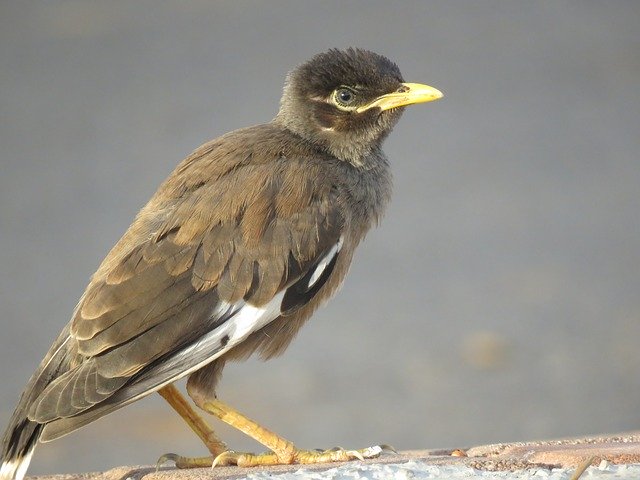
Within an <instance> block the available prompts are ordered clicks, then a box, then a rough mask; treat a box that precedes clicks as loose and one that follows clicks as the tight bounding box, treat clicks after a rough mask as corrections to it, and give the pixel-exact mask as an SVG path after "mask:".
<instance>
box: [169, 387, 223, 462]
mask: <svg viewBox="0 0 640 480" xmlns="http://www.w3.org/2000/svg"><path fill="white" fill-rule="evenodd" d="M158 393H159V394H160V395H161V396H162V398H164V399H165V400H166V401H167V402H168V403H169V405H171V407H173V409H174V410H175V411H176V412H177V413H178V414H179V415H180V416H181V417H182V419H183V420H184V421H185V422H186V423H187V425H189V427H191V430H193V431H194V432H195V433H196V435H198V436H199V437H200V439H201V440H202V442H203V443H204V444H205V445H206V447H207V449H208V450H209V451H210V452H211V454H212V455H213V456H214V457H215V456H218V455H220V454H221V453H223V452H226V451H227V450H228V448H227V445H226V444H225V443H224V442H223V441H222V440H220V439H219V438H218V437H217V436H216V434H215V432H214V431H213V429H212V428H211V427H210V426H209V425H208V424H207V422H205V421H204V420H203V419H202V417H200V415H198V413H197V412H196V411H195V410H194V409H193V407H191V403H189V401H187V399H186V398H184V396H183V395H182V394H181V393H180V390H178V389H177V388H176V387H175V386H174V385H168V386H166V387H164V388H161V389H160V390H158ZM163 457H164V456H163ZM166 460H175V459H174V458H166Z"/></svg>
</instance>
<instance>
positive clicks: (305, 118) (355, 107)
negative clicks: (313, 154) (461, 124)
mask: <svg viewBox="0 0 640 480" xmlns="http://www.w3.org/2000/svg"><path fill="white" fill-rule="evenodd" d="M440 97H442V93H441V92H439V91H438V90H436V89H435V88H433V87H429V86H427V85H420V84H417V83H404V80H403V78H402V74H401V73H400V70H399V69H398V67H397V65H396V64H395V63H393V62H392V61H391V60H389V59H388V58H386V57H383V56H382V55H378V54H377V53H374V52H370V51H367V50H361V49H355V48H349V49H347V50H337V49H332V50H329V51H327V52H324V53H320V54H318V55H316V56H314V57H313V58H312V59H311V60H309V61H308V62H306V63H304V64H302V65H300V66H298V67H297V68H296V69H294V70H293V71H292V72H290V73H289V75H288V76H287V81H286V83H285V86H284V92H283V95H282V100H281V102H280V111H279V112H278V115H277V117H276V121H277V122H281V123H282V124H283V125H285V126H286V127H287V128H288V129H289V130H291V131H293V132H294V133H296V134H298V135H300V136H302V137H304V138H305V139H306V140H309V141H311V142H312V143H314V144H316V145H318V146H320V147H321V148H323V149H325V150H327V151H328V152H330V153H331V154H332V155H334V156H336V157H337V158H340V159H342V160H346V161H349V162H351V163H353V164H355V165H361V164H363V163H364V160H365V159H366V158H367V156H368V155H370V154H371V152H372V151H374V150H375V149H376V148H378V147H379V146H380V144H381V143H382V141H383V140H384V138H385V137H386V136H387V135H388V134H389V132H391V129H392V128H393V126H394V125H395V124H396V122H397V121H398V119H399V118H400V115H401V114H402V111H403V109H404V108H403V107H405V106H407V105H411V104H414V103H422V102H430V101H432V100H437V99H438V98H440Z"/></svg>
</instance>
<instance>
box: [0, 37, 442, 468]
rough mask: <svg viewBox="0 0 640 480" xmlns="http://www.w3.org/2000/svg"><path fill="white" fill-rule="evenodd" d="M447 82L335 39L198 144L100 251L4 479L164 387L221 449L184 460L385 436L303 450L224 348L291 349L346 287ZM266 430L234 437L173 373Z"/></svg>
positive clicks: (243, 351)
mask: <svg viewBox="0 0 640 480" xmlns="http://www.w3.org/2000/svg"><path fill="white" fill-rule="evenodd" d="M441 96H442V94H441V93H440V92H439V91H438V90H436V89H434V88H432V87H429V86H426V85H420V84H416V83H404V81H403V79H402V75H401V74H400V70H399V69H398V67H397V66H396V65H395V64H394V63H393V62H391V61H390V60H388V59H387V58H385V57H383V56H381V55H378V54H376V53H373V52H369V51H366V50H360V49H353V48H349V49H347V50H329V51H327V52H325V53H321V54H318V55H316V56H315V57H313V58H312V59H311V60H309V61H308V62H306V63H304V64H302V65H300V66H299V67H297V68H296V69H295V70H293V71H292V72H291V73H290V74H289V75H288V77H287V80H286V83H285V86H284V92H283V95H282V100H281V103H280V110H279V112H278V114H277V115H276V117H275V118H274V119H273V120H272V121H271V122H269V123H266V124H263V125H257V126H253V127H249V128H245V129H241V130H236V131H234V132H231V133H228V134H226V135H223V136H222V137H220V138H217V139H215V140H212V141H210V142H209V143H206V144H204V145H203V146H201V147H200V148H198V149H197V150H196V151H195V152H193V153H192V154H191V155H189V156H188V157H187V158H186V159H185V160H183V161H182V163H180V164H179V165H178V166H177V168H176V169H175V170H174V171H173V173H172V174H171V175H170V176H169V178H168V179H167V180H166V181H165V182H164V183H163V184H162V185H161V186H160V188H159V189H158V191H157V192H156V194H155V195H154V196H153V197H152V198H151V200H150V201H149V203H147V204H146V205H145V206H144V208H142V210H141V211H140V213H139V214H138V215H137V216H136V218H135V220H134V221H133V224H132V225H131V226H130V227H129V229H128V230H127V232H126V233H125V234H124V236H123V237H122V238H121V239H120V241H119V242H118V243H117V244H116V245H115V247H113V249H112V250H111V251H110V252H109V254H108V255H107V257H106V258H105V259H104V261H103V262H102V264H101V265H100V267H99V268H98V270H97V272H96V273H95V274H94V275H93V277H92V278H91V281H90V283H89V285H88V286H87V288H86V290H85V292H84V294H83V295H82V297H81V298H80V301H79V302H78V305H77V307H76V309H75V311H74V313H73V316H72V318H71V321H70V322H69V324H68V325H67V326H66V327H65V328H64V330H63V331H62V333H61V334H60V336H59V337H58V339H57V340H56V341H55V342H54V343H53V345H52V347H51V349H50V350H49V353H48V354H47V355H46V357H45V358H44V360H43V361H42V363H41V364H40V366H39V367H38V369H37V370H36V372H35V373H34V375H33V376H32V377H31V380H30V381H29V383H28V385H27V387H26V389H25V391H24V393H23V394H22V397H21V399H20V402H19V404H18V406H17V408H16V410H15V412H14V414H13V416H12V417H11V420H10V423H9V426H8V428H7V430H6V433H5V435H4V439H3V442H2V467H1V468H2V469H1V471H0V479H21V478H22V477H23V476H24V474H25V472H26V470H27V466H28V464H29V460H30V458H31V455H32V454H33V451H34V448H35V446H36V443H37V442H38V440H41V441H43V442H48V441H51V440H55V439H57V438H59V437H61V436H63V435H66V434H68V433H70V432H72V431H74V430H76V429H78V428H80V427H82V426H83V425H86V424H88V423H90V422H93V421H94V420H96V419H98V418H100V417H102V416H104V415H106V414H108V413H110V412H113V411H114V410H116V409H118V408H120V407H123V406H125V405H128V404H129V403H131V402H134V401H136V400H138V399H140V398H142V397H144V396H146V395H148V394H150V393H152V392H159V393H160V394H161V395H162V396H163V397H164V398H165V399H166V400H167V401H168V402H169V403H170V404H171V406H172V407H173V408H174V409H175V410H176V411H177V412H178V413H179V414H180V415H181V416H182V417H183V418H184V419H185V420H186V422H187V423H188V424H189V426H190V427H191V428H192V429H193V430H194V431H195V433H197V434H198V435H199V436H200V438H201V439H202V441H203V442H204V444H205V445H206V446H207V448H208V449H209V451H210V452H211V454H212V457H208V458H202V459H189V458H186V457H181V456H179V455H174V454H167V455H165V456H163V457H162V459H164V460H166V459H169V460H174V461H175V462H176V464H177V465H178V466H196V465H198V466H199V465H211V464H212V462H213V464H214V465H217V464H224V465H229V464H236V465H241V466H250V465H267V464H279V463H316V462H326V461H335V460H349V459H353V458H362V457H371V456H376V455H378V454H379V453H380V450H381V448H380V447H379V446H376V447H370V448H367V449H362V450H343V449H333V450H327V451H324V452H320V451H306V450H299V449H297V448H296V447H295V446H294V445H293V444H292V443H291V442H289V441H287V440H285V439H283V438H281V437H279V436H277V435H275V434H274V433H272V432H270V431H268V430H266V429H264V428H262V427H261V426H259V425H258V424H256V423H255V422H253V421H252V420H249V419H248V418H246V417H244V416H243V415H241V414H240V413H238V412H237V411H235V410H233V409H232V408H231V407H229V406H228V405H225V404H224V403H222V402H221V401H220V400H218V399H217V398H216V396H215V387H216V383H217V381H218V379H219V378H220V373H221V372H222V369H223V367H224V365H225V364H226V363H227V362H228V361H233V360H242V359H246V358H247V357H249V356H250V355H252V354H253V353H257V354H258V355H260V356H261V357H262V358H264V359H268V358H271V357H273V356H275V355H278V354H280V353H282V352H283V351H284V350H285V348H286V347H287V346H288V345H289V342H291V340H292V339H293V337H294V336H295V334H296V332H297V331H298V330H299V329H300V327H301V326H302V325H303V324H304V322H305V321H306V320H307V319H308V318H309V317H310V316H311V314H312V313H313V311H314V310H315V309H316V308H317V307H318V306H319V305H320V304H321V303H322V302H323V301H325V300H327V299H328V298H329V297H330V296H331V295H333V294H334V293H335V291H336V290H337V289H338V287H339V286H340V284H341V283H342V281H343V280H344V277H345V275H346V273H347V270H348V268H349V264H350V263H351V258H352V256H353V252H354V249H355V248H356V246H357V245H358V244H359V243H360V241H361V240H362V239H363V237H364V236H365V234H366V233H367V231H368V230H369V229H370V228H371V226H372V225H374V224H376V223H377V222H378V220H379V219H380V217H381V216H382V214H383V212H384V209H385V206H386V204H387V202H388V200H389V195H390V192H391V177H390V173H389V165H388V162H387V158H386V157H385V155H384V153H383V152H382V150H381V145H382V142H383V140H384V139H385V138H386V136H387V135H388V134H389V133H390V132H391V129H392V128H393V126H394V125H395V124H396V122H397V121H398V119H399V118H400V115H401V114H402V111H403V107H404V106H406V105H410V104H414V103H421V102H429V101H432V100H436V99H438V98H440V97H441ZM185 376H189V379H188V382H187V391H188V393H189V396H190V397H191V399H192V400H193V401H194V402H195V404H196V405H197V406H198V407H200V408H201V409H203V410H204V411H206V412H209V413H211V414H213V415H215V416H216V417H218V418H219V419H220V420H222V421H223V422H226V423H228V424H229V425H232V426H233V427H235V428H237V429H239V430H241V431H242V432H244V433H245V434H247V435H249V436H251V437H253V438H254V439H255V440H257V441H258V442H260V443H262V444H263V445H265V446H266V447H267V448H268V449H269V450H270V451H271V452H270V453H266V454H262V455H253V454H245V453H237V452H233V451H230V450H229V449H228V448H227V446H226V445H225V444H224V443H223V442H222V441H221V440H219V439H218V438H217V437H216V435H215V434H214V432H213V431H212V430H211V428H210V427H209V426H208V425H207V424H206V423H205V422H204V421H203V420H202V419H201V418H200V417H199V416H198V414H197V413H196V412H195V411H194V410H193V409H192V407H191V406H190V404H189V402H188V401H187V400H186V399H185V398H184V397H182V396H181V394H180V393H179V391H178V390H177V389H176V387H175V386H173V385H172V384H173V382H175V381H176V380H178V379H180V378H182V377H185Z"/></svg>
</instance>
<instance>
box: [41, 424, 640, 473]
mask: <svg viewBox="0 0 640 480" xmlns="http://www.w3.org/2000/svg"><path fill="white" fill-rule="evenodd" d="M587 459H592V465H599V464H601V463H602V462H603V461H606V462H608V463H610V464H640V432H631V433H625V434H618V435H601V436H594V437H586V438H569V439H560V440H547V441H538V442H517V443H503V444H494V445H483V446H477V447H473V448H469V449H467V450H464V449H460V450H457V451H455V450H411V451H404V452H400V453H398V454H387V455H384V456H382V457H380V458H378V459H372V460H366V461H364V462H354V463H352V465H355V466H357V465H360V466H362V467H363V468H365V466H371V465H380V466H381V467H382V466H384V465H390V464H403V463H406V462H416V463H422V464H424V465H430V466H447V467H455V466H459V467H472V468H475V469H478V470H490V471H515V470H523V469H538V468H575V467H576V466H578V465H580V464H582V463H583V462H585V461H586V460H587ZM338 465H340V464H335V463H333V464H322V465H305V466H300V465H282V466H276V467H268V468H267V467H264V468H252V469H241V468H237V467H219V468H215V469H209V468H200V469H191V470H177V469H175V468H166V467H165V468H162V469H161V470H159V471H157V472H156V471H155V468H153V467H118V468H114V469H111V470H108V471H106V472H97V473H83V474H75V475H51V476H41V477H32V478H34V479H36V478H37V479H38V480H140V479H141V478H142V477H144V479H145V480H204V479H207V480H215V479H219V480H223V479H224V480H234V479H238V478H245V477H246V476H247V475H253V474H259V473H269V474H274V475H277V474H283V473H287V472H296V471H298V470H300V469H301V468H303V469H304V470H305V472H314V473H316V474H317V473H320V472H323V471H329V470H331V469H334V468H335V467H336V466H338ZM332 478H333V477H332Z"/></svg>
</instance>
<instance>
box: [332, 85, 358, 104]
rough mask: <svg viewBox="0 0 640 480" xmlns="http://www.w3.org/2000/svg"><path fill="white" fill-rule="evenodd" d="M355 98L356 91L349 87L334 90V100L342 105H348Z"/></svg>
mask: <svg viewBox="0 0 640 480" xmlns="http://www.w3.org/2000/svg"><path fill="white" fill-rule="evenodd" d="M355 99H356V94H355V92H354V91H353V90H351V89H349V88H345V87H340V88H338V89H336V90H335V91H334V92H333V100H334V101H335V103H336V104H337V105H338V106H340V107H348V106H349V105H351V104H352V103H353V102H354V101H355Z"/></svg>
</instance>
